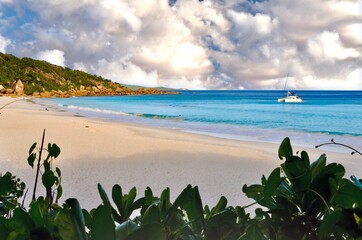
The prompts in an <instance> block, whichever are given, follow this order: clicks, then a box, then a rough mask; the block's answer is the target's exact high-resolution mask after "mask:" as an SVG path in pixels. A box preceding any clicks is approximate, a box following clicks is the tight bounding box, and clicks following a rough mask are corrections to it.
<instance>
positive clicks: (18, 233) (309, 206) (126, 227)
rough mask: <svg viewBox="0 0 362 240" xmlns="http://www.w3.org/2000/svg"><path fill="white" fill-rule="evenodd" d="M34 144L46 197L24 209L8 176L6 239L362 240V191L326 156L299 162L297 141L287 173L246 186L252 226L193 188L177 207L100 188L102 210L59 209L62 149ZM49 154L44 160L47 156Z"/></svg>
mask: <svg viewBox="0 0 362 240" xmlns="http://www.w3.org/2000/svg"><path fill="white" fill-rule="evenodd" d="M44 138H45V131H44V132H43V138H42V143H41V145H40V147H39V148H37V147H36V146H37V144H36V143H35V144H33V145H32V147H31V148H30V151H29V158H28V163H29V165H30V166H31V167H34V163H36V175H37V177H36V178H35V183H36V184H35V185H37V179H38V176H39V175H41V176H42V185H43V187H44V188H45V190H46V191H45V193H46V194H45V196H40V197H38V198H36V197H35V193H36V187H35V188H34V192H33V201H32V202H31V203H30V206H29V208H28V209H24V208H23V207H22V205H21V204H20V203H19V199H20V198H21V197H22V196H23V193H24V189H25V184H24V183H22V182H20V180H19V179H16V178H15V177H14V176H13V175H11V173H6V174H5V175H4V176H0V187H1V188H0V239H1V240H2V239H9V240H10V239H30V240H38V239H39V240H40V239H42V240H48V239H49V240H51V239H57V240H58V239H64V240H68V239H80V240H98V239H101V240H108V239H109V240H132V239H142V240H147V239H150V240H151V239H152V240H168V239H170V240H171V239H172V240H186V239H187V240H198V239H205V240H206V239H207V240H209V239H210V240H214V239H215V240H216V239H225V240H233V239H235V240H243V239H257V240H258V239H357V238H361V237H362V222H361V217H362V208H361V206H362V190H361V189H362V184H361V182H360V180H358V179H357V178H353V179H352V180H353V182H352V181H350V180H348V179H346V178H344V174H345V170H344V168H343V166H342V165H340V164H337V163H331V164H328V165H327V163H326V156H325V155H324V154H323V155H321V156H320V158H319V159H317V160H316V161H314V162H313V163H310V160H309V156H308V154H307V153H306V152H305V151H302V152H301V153H300V154H296V155H294V153H293V150H292V147H291V144H290V141H289V139H288V138H286V139H284V141H283V142H282V144H281V146H280V148H279V158H280V159H281V160H283V163H282V164H281V166H280V167H278V168H276V169H274V171H272V173H271V174H270V175H269V177H268V178H266V177H265V176H263V177H262V181H261V184H254V185H251V186H246V185H244V187H243V191H244V192H245V193H246V195H247V196H248V197H250V198H253V199H255V201H256V202H255V204H258V205H260V206H261V207H263V208H257V209H256V210H255V216H254V217H253V218H252V217H250V215H249V214H247V213H246V212H245V209H246V208H247V206H246V207H240V206H236V207H232V206H228V205H227V199H226V198H225V197H221V198H220V200H219V202H218V203H217V205H216V206H215V207H212V208H210V207H208V206H207V205H206V206H204V205H203V204H202V200H201V197H200V194H199V190H198V187H192V186H191V185H189V186H187V187H186V188H185V189H184V190H183V191H182V192H181V194H180V195H179V196H178V197H177V198H176V199H175V201H173V202H172V201H171V199H170V189H168V188H167V189H165V190H164V191H163V192H162V194H161V196H160V197H157V196H154V194H153V192H152V190H151V189H150V188H147V189H146V190H145V192H144V196H142V197H140V198H137V192H136V189H135V188H132V189H131V190H130V191H129V192H128V193H124V192H123V189H122V188H121V186H120V185H118V184H116V185H114V186H113V188H112V196H111V200H112V202H111V200H110V198H109V197H108V195H107V194H106V191H105V190H104V189H103V187H102V186H101V185H100V184H98V192H99V195H100V198H101V200H102V203H101V204H100V205H99V206H98V207H97V208H95V209H92V210H90V211H87V210H85V209H81V206H80V204H79V202H78V201H77V200H76V199H72V198H71V199H67V200H66V201H65V202H64V203H63V204H62V205H58V204H56V202H57V200H58V199H59V198H60V197H61V193H62V188H61V184H60V183H61V172H60V170H59V169H58V168H55V170H53V169H54V168H53V161H54V159H56V158H57V157H58V156H59V154H60V148H59V147H58V146H57V145H56V144H48V148H44V146H43V145H44ZM43 152H47V153H48V155H47V157H46V158H45V159H44V160H43V159H42V153H43Z"/></svg>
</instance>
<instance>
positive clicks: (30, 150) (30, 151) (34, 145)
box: [29, 142, 37, 155]
mask: <svg viewBox="0 0 362 240" xmlns="http://www.w3.org/2000/svg"><path fill="white" fill-rule="evenodd" d="M36 144H37V143H36V142H35V143H33V145H31V147H30V149H29V155H31V154H32V152H33V151H34V149H35V148H36Z"/></svg>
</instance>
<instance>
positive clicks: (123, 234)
mask: <svg viewBox="0 0 362 240" xmlns="http://www.w3.org/2000/svg"><path fill="white" fill-rule="evenodd" d="M138 228H139V226H137V224H136V223H135V222H133V221H126V222H124V223H122V224H120V225H118V226H117V227H116V240H124V239H126V238H127V237H128V235H130V234H131V233H133V232H134V231H135V230H137V229H138Z"/></svg>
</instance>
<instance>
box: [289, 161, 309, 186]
mask: <svg viewBox="0 0 362 240" xmlns="http://www.w3.org/2000/svg"><path fill="white" fill-rule="evenodd" d="M285 173H286V174H287V177H288V179H289V180H290V182H291V183H292V184H293V185H292V187H293V188H294V189H295V190H296V191H297V192H299V191H303V190H306V189H308V188H309V186H310V183H311V181H312V172H311V171H310V166H309V163H307V161H305V160H303V159H302V158H300V157H296V156H292V157H290V158H289V159H287V160H286V161H285Z"/></svg>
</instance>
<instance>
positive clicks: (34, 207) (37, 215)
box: [29, 201, 44, 227]
mask: <svg viewBox="0 0 362 240" xmlns="http://www.w3.org/2000/svg"><path fill="white" fill-rule="evenodd" d="M29 214H30V216H31V218H32V219H33V221H34V224H35V226H37V227H43V226H44V216H43V212H42V209H41V206H40V203H39V202H38V201H33V202H32V203H31V204H30V209H29Z"/></svg>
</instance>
